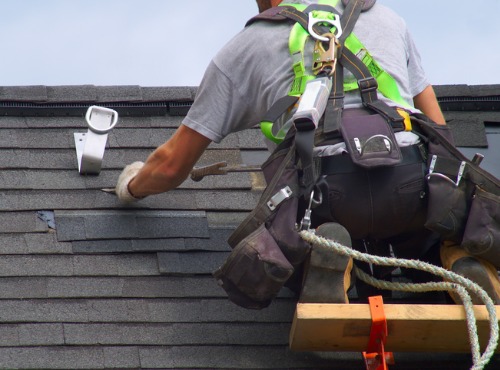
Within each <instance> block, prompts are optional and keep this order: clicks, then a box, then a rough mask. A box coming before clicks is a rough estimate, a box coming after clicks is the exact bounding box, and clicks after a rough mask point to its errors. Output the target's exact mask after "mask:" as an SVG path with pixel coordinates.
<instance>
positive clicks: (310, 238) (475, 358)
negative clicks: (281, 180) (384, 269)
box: [300, 230, 499, 370]
mask: <svg viewBox="0 0 500 370" xmlns="http://www.w3.org/2000/svg"><path fill="white" fill-rule="evenodd" d="M300 236H301V237H302V239H304V240H305V241H306V242H308V243H310V244H312V245H318V246H323V247H327V248H331V249H333V250H334V251H335V252H336V253H338V254H341V255H344V256H348V257H352V258H353V259H355V260H358V261H363V262H367V263H371V264H375V265H380V266H392V267H403V268H412V269H417V270H422V271H426V272H429V273H432V274H434V275H436V276H440V277H442V278H443V279H445V280H447V281H443V282H430V283H420V284H415V283H392V282H387V281H382V280H378V279H375V278H374V277H372V276H370V275H368V274H366V273H365V272H363V271H362V270H361V269H358V268H355V272H356V276H357V277H358V278H359V279H361V280H362V281H364V282H366V283H368V284H370V285H373V286H375V287H376V288H379V289H389V290H397V291H405V292H429V291H450V290H454V291H455V292H456V293H457V294H458V295H459V296H460V299H461V300H462V303H463V305H464V308H465V313H466V321H467V331H468V334H469V343H470V346H471V353H472V363H473V365H472V367H471V370H482V369H484V367H485V366H486V365H487V364H488V363H489V361H490V359H491V357H492V356H493V355H494V354H495V350H496V347H497V345H498V337H499V328H498V320H497V315H496V308H495V304H494V303H493V301H492V299H491V298H490V297H489V296H488V294H487V293H486V292H485V291H484V289H482V288H481V287H480V286H479V285H477V284H476V283H474V282H473V281H471V280H469V279H467V278H465V277H463V276H461V275H458V274H456V273H454V272H452V271H449V270H446V269H444V268H442V267H438V266H434V265H431V264H429V263H426V262H423V261H418V260H408V259H400V258H393V257H380V256H374V255H370V254H367V253H362V252H359V251H356V250H354V249H352V248H349V247H346V246H344V245H342V244H340V243H338V242H335V241H333V240H330V239H326V238H323V237H321V236H318V235H316V234H315V233H314V232H313V231H308V230H303V231H301V232H300ZM469 292H472V293H474V294H475V295H477V296H478V297H479V298H480V299H481V300H482V301H483V302H484V304H485V306H486V310H487V311H488V315H489V326H490V339H489V341H488V345H487V346H486V349H485V351H484V353H483V354H482V355H481V352H480V351H481V350H480V345H479V337H478V334H477V325H476V317H475V316H474V309H473V304H472V300H471V297H470V294H469Z"/></svg>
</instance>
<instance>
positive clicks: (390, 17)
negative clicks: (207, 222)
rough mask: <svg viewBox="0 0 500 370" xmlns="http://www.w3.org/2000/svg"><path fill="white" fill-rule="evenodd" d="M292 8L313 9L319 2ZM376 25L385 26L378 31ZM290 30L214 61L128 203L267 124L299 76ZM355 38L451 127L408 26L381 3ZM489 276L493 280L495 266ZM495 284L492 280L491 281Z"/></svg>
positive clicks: (412, 97) (143, 166)
mask: <svg viewBox="0 0 500 370" xmlns="http://www.w3.org/2000/svg"><path fill="white" fill-rule="evenodd" d="M284 2H286V3H304V4H311V3H317V2H318V1H309V0H291V1H288V2H287V1H284ZM372 2H373V1H371V0H369V1H367V3H372ZM280 3H281V0H257V4H258V7H259V11H260V12H262V11H264V10H266V9H268V8H270V7H274V6H278V5H279V4H280ZM333 3H335V1H333ZM336 6H337V7H338V9H339V10H340V11H342V10H343V9H344V5H343V3H342V2H341V1H340V0H338V3H337V4H336ZM374 24H376V25H377V26H376V27H373V25H374ZM290 28H291V24H290V23H280V24H271V23H270V22H256V23H253V24H252V25H250V26H248V27H246V28H245V29H244V30H242V31H241V32H240V33H239V34H238V35H236V36H235V37H234V38H233V39H232V40H231V41H230V42H229V43H228V44H227V45H226V46H225V47H224V48H223V49H222V50H221V51H220V52H219V53H218V54H217V55H216V56H215V57H214V59H213V60H212V62H211V63H210V65H209V66H208V68H207V71H206V72H205V75H204V78H203V80H202V82H201V84H200V87H199V90H198V94H197V96H196V99H195V102H194V103H193V106H192V107H191V109H190V111H189V113H188V114H187V116H186V118H185V119H184V120H183V122H182V125H181V126H180V127H179V128H178V130H177V131H176V132H175V134H174V135H173V136H172V137H171V138H170V139H169V140H168V141H167V142H165V143H164V144H163V145H161V146H160V147H158V148H157V149H156V150H155V151H154V152H153V153H152V154H151V155H150V156H149V157H148V159H147V160H146V162H145V163H142V162H135V163H133V164H131V165H129V166H127V167H125V169H124V171H123V173H122V174H121V175H120V178H119V180H118V183H117V186H116V193H117V195H118V197H119V198H120V199H121V200H122V201H125V202H132V201H137V200H139V199H141V198H143V197H146V196H150V195H153V194H158V193H162V192H166V191H169V190H171V189H174V188H176V187H177V186H178V185H180V184H181V183H182V182H183V181H184V180H185V179H186V178H187V177H188V175H189V173H190V171H191V169H192V168H193V166H194V165H195V164H196V162H197V161H198V159H199V158H200V156H201V155H202V154H203V152H204V151H205V149H206V148H207V146H208V145H209V144H210V143H211V142H212V141H214V142H219V141H221V140H222V139H223V138H224V137H225V136H226V135H228V134H229V133H231V132H235V131H239V130H244V129H248V128H251V127H253V126H255V125H256V124H258V123H259V122H260V121H261V119H262V117H263V116H264V114H265V113H266V112H267V110H268V109H269V108H270V107H271V105H272V104H273V103H274V102H275V101H276V100H278V99H279V98H281V97H282V96H285V95H286V94H287V93H288V91H289V89H290V85H291V82H292V80H293V78H294V74H293V71H292V68H291V65H292V61H291V57H290V55H289V51H288V38H289V34H290ZM353 33H354V34H355V35H356V36H357V37H358V38H359V39H360V40H361V41H362V43H363V45H364V46H365V47H366V48H367V49H368V50H369V52H370V54H371V55H372V56H373V57H374V59H375V60H377V62H378V63H379V64H380V65H381V66H382V67H383V68H384V69H385V70H386V71H387V72H388V73H389V74H390V75H392V76H393V77H394V78H395V79H396V81H397V82H398V88H399V91H400V94H401V96H402V98H403V99H404V100H405V101H406V103H407V105H409V106H413V107H414V110H415V111H416V112H419V111H420V112H422V113H424V114H425V115H427V116H428V117H429V118H430V119H432V120H433V121H434V122H436V123H438V124H443V125H444V124H445V119H444V117H443V114H442V112H441V110H440V107H439V105H438V102H437V99H436V96H435V94H434V90H433V88H432V86H431V84H430V83H429V82H428V80H427V78H426V76H425V73H424V71H423V69H422V66H421V63H420V56H419V54H418V51H417V49H416V47H415V45H414V43H413V41H412V38H411V36H410V34H409V32H408V30H407V28H406V25H405V23H404V21H403V20H402V19H401V18H400V17H399V16H397V15H396V14H395V13H394V12H392V11H391V10H389V9H388V8H386V7H384V6H383V5H380V4H378V3H377V4H375V5H374V6H373V7H372V8H371V9H370V10H369V11H366V12H364V13H362V14H361V15H360V17H359V20H358V21H357V23H356V25H355V28H354V30H353ZM379 98H380V99H381V100H384V101H385V102H387V103H388V104H389V105H396V104H395V103H394V102H392V101H391V100H389V99H387V98H386V97H384V96H382V95H381V94H379ZM359 105H360V97H359V94H357V93H356V92H349V93H346V98H345V106H346V108H348V107H356V106H359ZM446 251H447V252H446V253H444V254H443V256H444V257H446V261H444V265H445V266H446V267H448V268H450V269H453V265H454V264H455V262H456V261H457V260H458V259H462V258H465V257H467V256H464V255H463V254H461V252H460V253H459V251H460V249H459V248H457V247H455V246H447V248H446ZM472 263H473V264H474V261H473V262H472ZM462 265H463V264H462ZM466 267H467V266H466ZM488 271H489V272H488V274H490V277H491V274H492V270H491V268H490V267H488ZM483 272H484V271H483ZM483 275H484V274H483ZM487 281H488V282H491V279H488V280H487ZM491 284H494V287H490V290H489V292H490V294H491V295H494V294H497V297H496V298H498V296H500V284H499V283H498V278H497V279H496V280H494V282H493V283H491ZM498 302H499V303H500V298H499V301H498Z"/></svg>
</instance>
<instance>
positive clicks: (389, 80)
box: [247, 0, 411, 143]
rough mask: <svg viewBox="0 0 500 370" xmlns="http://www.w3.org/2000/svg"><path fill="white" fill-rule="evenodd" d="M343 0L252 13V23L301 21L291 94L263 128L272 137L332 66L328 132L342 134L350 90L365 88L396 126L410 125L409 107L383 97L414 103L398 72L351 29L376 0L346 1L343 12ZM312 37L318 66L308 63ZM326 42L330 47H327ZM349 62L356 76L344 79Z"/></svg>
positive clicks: (294, 40)
mask: <svg viewBox="0 0 500 370" xmlns="http://www.w3.org/2000/svg"><path fill="white" fill-rule="evenodd" d="M338 2H339V1H338V0H323V1H320V2H319V3H318V4H314V5H310V6H306V5H304V4H286V3H282V4H280V6H278V7H276V8H271V9H269V10H267V11H265V12H263V13H261V14H259V15H257V16H256V17H254V18H252V19H251V20H250V21H249V22H248V23H247V25H250V24H252V23H254V22H256V21H258V20H265V21H272V22H283V21H293V22H296V23H295V24H294V26H293V27H292V30H291V32H290V38H289V51H290V56H291V58H292V68H293V71H294V74H295V78H294V80H293V83H292V85H291V88H290V91H289V93H288V95H287V96H285V97H283V98H281V99H279V100H278V101H277V102H276V103H275V104H274V105H273V106H272V107H271V109H270V110H269V111H268V113H267V114H266V116H265V117H264V119H263V121H262V122H261V129H262V132H263V133H264V135H265V136H266V137H267V138H268V139H269V140H271V141H273V142H275V143H279V142H281V141H282V140H283V138H284V135H285V133H284V132H279V133H277V134H273V124H274V123H275V122H276V121H277V120H278V119H279V118H280V117H281V116H282V115H283V114H284V113H285V112H287V111H288V110H289V109H290V108H291V107H293V106H294V104H296V102H297V101H298V100H299V99H300V97H301V95H302V94H303V93H304V90H305V87H306V85H307V82H309V81H311V80H313V79H315V78H316V77H317V76H318V74H320V72H321V71H324V70H325V69H327V68H329V69H330V72H329V73H330V74H331V75H332V80H333V86H334V88H333V89H332V92H331V96H330V98H329V102H328V104H327V107H328V108H327V112H326V113H325V120H324V121H325V122H326V125H325V126H324V127H323V133H324V134H325V135H326V137H332V135H338V122H339V120H340V116H341V112H342V109H343V99H344V91H353V90H356V89H358V88H359V90H360V94H361V97H362V101H363V104H364V105H365V106H367V107H370V108H372V109H374V110H375V111H377V112H379V113H381V114H383V115H384V116H386V117H387V118H388V119H390V120H391V121H392V123H393V127H394V129H395V131H401V130H404V129H406V130H410V129H411V124H410V121H409V117H408V114H407V113H406V112H405V111H404V110H403V109H399V110H397V111H395V109H393V108H391V107H388V106H387V105H386V104H385V103H383V102H382V101H380V100H379V99H378V98H377V90H378V91H379V92H380V93H382V94H383V95H384V96H385V97H387V98H389V99H390V100H392V101H394V102H395V103H396V104H398V105H399V106H401V107H405V108H410V106H409V105H408V103H407V102H406V101H404V99H403V98H402V97H401V94H400V92H399V89H398V86H397V83H396V81H395V80H394V78H393V77H392V76H391V75H390V74H389V73H387V72H386V71H385V70H383V68H382V67H381V66H380V65H379V64H378V63H377V62H376V61H375V59H374V58H373V57H372V56H371V54H370V53H369V51H368V50H367V49H366V47H364V45H363V44H362V43H361V41H360V40H359V39H358V38H357V37H356V36H355V35H354V34H353V33H351V31H352V29H353V28H354V24H355V22H356V20H357V18H358V16H359V14H360V12H361V11H363V10H367V9H369V7H371V6H373V4H374V3H375V1H368V2H366V4H368V5H369V7H367V6H365V3H363V2H358V1H350V2H348V1H344V3H346V4H347V5H346V8H345V10H344V14H346V16H342V17H341V16H340V14H339V13H338V11H337V10H336V9H335V8H334V6H335V5H337V3H338ZM310 37H314V39H315V40H316V41H315V46H314V54H313V65H312V68H306V63H305V56H304V54H305V45H306V42H307V40H308V39H309V38H310ZM325 46H326V47H325ZM343 67H346V68H347V69H348V70H349V71H351V72H352V74H353V76H354V80H353V79H351V80H346V79H344V73H343Z"/></svg>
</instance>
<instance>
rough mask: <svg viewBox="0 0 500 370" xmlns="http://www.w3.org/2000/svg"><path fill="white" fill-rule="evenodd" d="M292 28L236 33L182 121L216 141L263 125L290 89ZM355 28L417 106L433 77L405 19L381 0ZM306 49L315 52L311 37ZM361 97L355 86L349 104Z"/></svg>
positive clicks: (260, 27) (261, 25) (265, 26)
mask: <svg viewBox="0 0 500 370" xmlns="http://www.w3.org/2000/svg"><path fill="white" fill-rule="evenodd" d="M290 28H291V23H289V22H284V23H271V22H256V23H254V24H252V25H251V26H249V27H247V28H245V29H243V30H242V31H241V32H240V33H238V34H237V35H236V36H235V37H234V38H233V39H232V40H231V41H230V42H229V43H228V44H227V45H226V46H224V48H222V49H221V50H220V51H219V52H218V53H217V55H216V56H215V57H214V59H213V60H212V62H211V63H210V65H209V66H208V68H207V70H206V72H205V75H204V77H203V80H202V82H201V84H200V86H199V89H198V92H197V95H196V98H195V101H194V103H193V106H192V107H191V109H190V110H189V113H188V115H187V116H186V118H185V119H184V120H183V124H184V125H186V126H188V127H190V128H192V129H193V130H195V131H197V132H199V133H200V134H202V135H204V136H205V137H207V138H209V139H210V140H212V141H214V142H220V141H221V140H222V139H223V138H224V137H225V136H227V135H228V134H230V133H232V132H236V131H240V130H244V129H247V128H251V127H253V126H255V125H257V124H259V123H260V121H261V120H262V117H263V116H264V114H265V113H266V112H267V110H268V109H269V108H270V107H271V105H272V104H273V103H274V102H275V101H276V100H278V99H279V98H281V97H283V96H285V95H286V94H287V93H288V91H289V89H290V86H291V83H292V81H293V78H294V74H293V71H292V68H291V66H292V61H291V57H290V54H289V50H288V38H289V34H290ZM353 33H354V34H355V35H356V36H357V37H358V38H359V39H360V41H361V42H362V43H363V45H364V46H365V47H366V49H367V50H368V51H369V52H370V54H371V55H372V56H373V57H374V59H375V60H376V61H377V62H378V63H379V64H380V65H381V67H382V68H383V69H384V70H385V71H386V72H388V73H389V74H390V75H392V76H393V77H394V79H395V80H396V81H397V83H398V87H399V91H400V93H401V96H402V97H403V99H404V100H406V101H407V102H408V104H409V105H411V106H413V97H414V96H415V95H417V94H419V93H420V92H422V91H423V90H424V89H425V88H426V87H427V86H428V85H429V82H428V80H427V78H426V76H425V73H424V71H423V68H422V66H421V61H420V56H419V54H418V51H417V49H416V47H415V44H414V42H413V40H412V38H411V36H410V34H409V32H408V29H407V26H406V23H405V22H404V20H403V19H402V18H401V17H399V16H398V15H397V14H396V13H394V12H393V11H392V10H390V9H388V8H387V7H385V6H383V5H380V4H378V3H377V4H375V6H374V7H373V8H372V9H371V10H369V11H368V12H366V13H362V14H361V15H360V17H359V20H358V21H357V23H356V26H355V28H354V31H353ZM305 54H306V55H305V56H306V57H308V56H312V42H311V43H309V48H307V49H306V51H305ZM306 64H309V65H310V63H308V62H307V59H306ZM379 97H380V98H381V99H383V100H386V101H388V100H387V99H385V98H384V97H383V96H381V95H380V94H379ZM360 102H361V98H360V96H359V93H358V92H357V91H353V92H348V93H346V99H345V104H346V106H350V105H353V104H356V105H359V104H360ZM388 103H389V104H391V105H395V104H394V103H392V102H390V101H388Z"/></svg>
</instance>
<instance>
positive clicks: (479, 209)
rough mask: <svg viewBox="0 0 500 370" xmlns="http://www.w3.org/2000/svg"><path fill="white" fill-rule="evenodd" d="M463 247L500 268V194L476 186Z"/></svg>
mask: <svg viewBox="0 0 500 370" xmlns="http://www.w3.org/2000/svg"><path fill="white" fill-rule="evenodd" d="M462 247H464V248H465V249H466V250H467V251H468V252H469V253H470V254H472V255H475V256H478V257H482V258H484V259H486V260H487V261H489V262H491V263H492V264H493V265H495V267H496V268H500V196H498V195H495V194H492V193H489V192H486V191H484V190H483V189H481V188H480V187H479V186H476V192H475V194H474V197H473V200H472V205H471V208H470V212H469V218H468V220H467V224H466V226H465V232H464V237H463V240H462Z"/></svg>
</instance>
